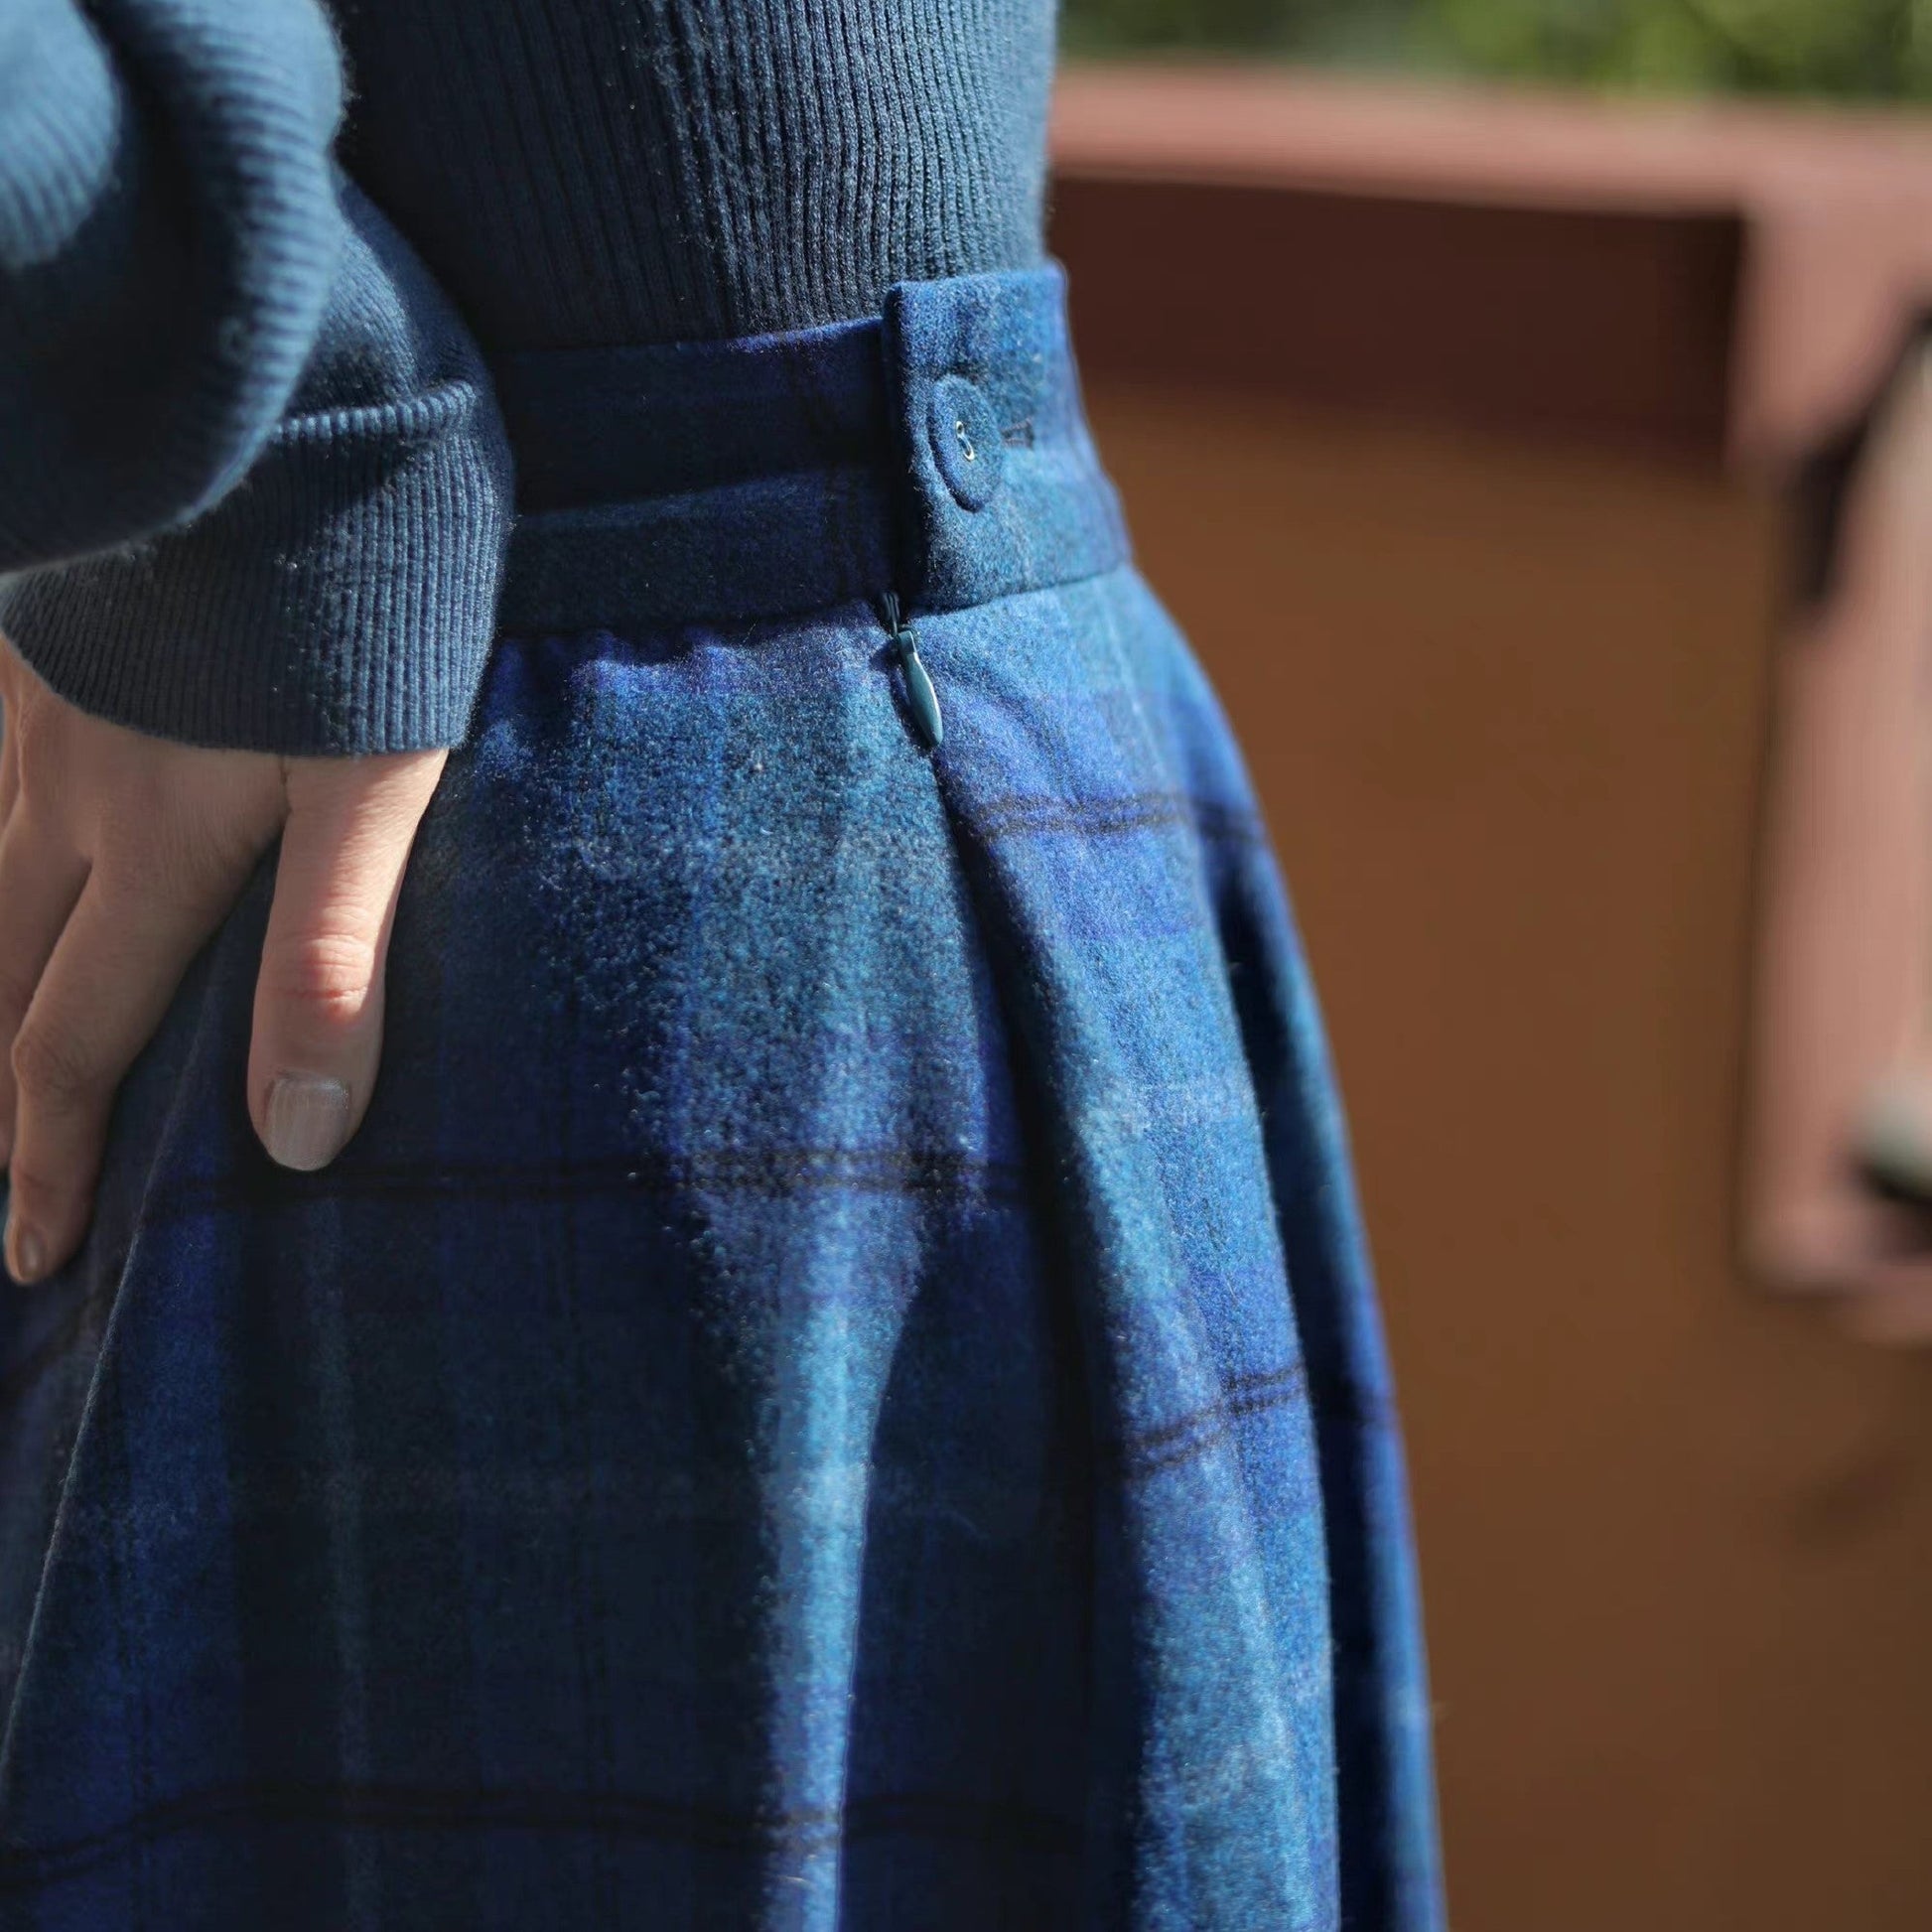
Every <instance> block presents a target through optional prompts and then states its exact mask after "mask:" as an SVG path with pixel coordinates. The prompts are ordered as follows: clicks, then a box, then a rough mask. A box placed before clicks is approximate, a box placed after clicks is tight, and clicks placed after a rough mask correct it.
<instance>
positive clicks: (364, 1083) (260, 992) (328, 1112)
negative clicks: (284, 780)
mask: <svg viewBox="0 0 1932 1932" xmlns="http://www.w3.org/2000/svg"><path fill="white" fill-rule="evenodd" d="M442 766H443V758H442V755H441V754H440V753H439V754H409V755H404V756H402V757H397V758H380V759H352V760H345V761H343V762H342V763H340V764H337V765H334V766H331V767H323V766H320V765H319V764H317V763H308V764H306V765H305V766H303V767H301V768H299V769H298V770H297V771H293V772H292V773H291V777H290V785H289V817H288V822H287V824H286V825H285V826H284V828H283V832H282V855H281V859H280V861H279V863H278V865H277V867H276V873H275V900H274V904H273V907H272V908H271V910H270V912H269V917H268V933H267V937H266V939H265V940H264V942H263V945H262V970H261V978H260V980H259V982H258V983H257V985H256V989H255V1030H254V1038H253V1041H252V1043H251V1045H250V1049H249V1055H248V1109H249V1113H250V1116H251V1117H252V1118H253V1120H254V1123H255V1131H256V1132H257V1133H258V1134H259V1135H260V1136H261V1140H262V1145H263V1146H264V1147H265V1148H267V1150H268V1152H269V1154H270V1156H271V1157H272V1158H273V1159H274V1160H275V1161H277V1162H279V1163H280V1164H281V1165H282V1166H283V1167H285V1168H296V1169H301V1170H304V1171H308V1170H313V1169H316V1168H326V1167H327V1166H328V1165H329V1164H330V1162H332V1161H333V1160H334V1159H335V1158H336V1156H337V1155H338V1154H340V1153H341V1152H342V1150H343V1148H344V1147H345V1145H346V1143H347V1141H348V1139H349V1137H350V1136H351V1135H352V1134H353V1133H354V1132H355V1130H356V1128H357V1127H359V1126H360V1125H361V1122H362V1115H363V1113H364V1112H365V1111H366V1110H367V1107H368V1104H369V1095H370V1094H371V1093H372V1092H373V1090H374V1087H375V1075H376V1066H377V1063H378V1061H379V1059H380V1057H381V1052H382V1003H383V970H384V967H385V965H386V963H387V958H388V950H389V930H390V926H391V923H392V922H393V919H394V916H395V908H396V897H397V895H398V893H399V892H400V890H401V887H402V877H403V869H404V867H405V866H406V865H407V863H408V860H409V849H410V846H411V843H412V842H413V841H414V839H415V836H416V827H417V825H418V824H419V823H420V822H421V820H422V816H423V813H424V811H425V810H426V809H427V808H428V805H429V800H430V796H431V794H432V793H433V792H434V790H435V788H436V780H437V777H438V776H439V775H440V773H441V771H442Z"/></svg>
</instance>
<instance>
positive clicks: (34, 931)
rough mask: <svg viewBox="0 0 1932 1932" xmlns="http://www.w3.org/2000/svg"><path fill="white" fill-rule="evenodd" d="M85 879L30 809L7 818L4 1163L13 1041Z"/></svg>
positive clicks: (1, 876) (1, 906)
mask: <svg viewBox="0 0 1932 1932" xmlns="http://www.w3.org/2000/svg"><path fill="white" fill-rule="evenodd" d="M86 883H87V862H86V860H85V859H83V858H82V857H81V856H80V854H79V853H78V852H76V851H74V850H73V849H72V848H71V847H70V846H69V844H68V843H67V841H66V840H64V839H62V838H59V837H57V836H55V835H54V834H53V833H52V832H51V831H50V830H49V829H48V827H47V826H46V824H45V823H44V822H43V821H42V820H41V819H39V818H37V817H36V816H35V814H34V812H33V811H32V810H31V809H30V808H25V807H23V808H22V809H21V810H20V811H17V812H14V813H11V814H10V815H9V816H8V819H7V823H6V826H5V829H4V830H0V1162H8V1161H11V1159H12V1156H13V1143H14V1113H15V1105H16V1103H15V1094H14V1075H13V1063H12V1056H13V1047H14V1040H15V1037H16V1036H17V1035H18V1034H19V1032H20V1023H21V1021H22V1020H23V1019H25V1017H26V1014H27V1009H28V1007H29V1005H31V1004H32V1001H33V998H34V993H35V989H36V988H37V987H38V986H39V985H40V980H41V974H42V973H43V972H44V971H45V970H46V967H47V962H48V959H49V957H50V955H51V954H52V953H53V951H54V947H55V943H56V942H57V941H58V940H59V938H60V936H61V928H62V927H63V926H65V925H66V924H67V922H68V915H69V913H70V912H71V911H72V910H73V907H74V902H75V901H76V900H77V899H78V898H79V897H80V891H81V888H82V887H83V886H85V885H86Z"/></svg>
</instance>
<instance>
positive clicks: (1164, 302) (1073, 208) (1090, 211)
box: [1053, 176, 1743, 468]
mask: <svg viewBox="0 0 1932 1932" xmlns="http://www.w3.org/2000/svg"><path fill="white" fill-rule="evenodd" d="M1742 240H1743V228H1742V224H1741V223H1740V222H1739V221H1738V219H1737V218H1736V217H1735V216H1733V215H1727V214H1722V213H1683V212H1668V213H1665V212H1659V211H1655V210H1650V211H1635V212H1632V211H1621V210H1619V211H1605V210H1600V209H1591V210H1588V211H1581V212H1580V211H1578V210H1576V209H1568V208H1549V207H1514V208H1512V207H1493V206H1489V205H1486V204H1482V203H1464V202H1458V201H1429V200H1426V199H1416V198H1411V199H1395V198H1389V197H1379V196H1378V197H1369V196H1357V195H1336V194H1329V193H1314V192H1309V191H1302V190H1294V191H1289V190H1284V189H1281V188H1278V187H1277V188H1267V187H1257V186H1252V185H1248V184H1241V185H1236V186H1230V185H1227V184H1214V183H1207V182H1196V181H1175V182H1165V181H1130V180H1125V179H1116V178H1114V177H1111V176H1109V177H1092V178H1089V177H1085V176H1062V177H1061V178H1059V180H1058V181H1057V183H1056V186H1055V195H1054V209H1053V242H1054V246H1055V247H1056V248H1057V249H1058V251H1059V252H1060V254H1061V255H1062V256H1063V257H1064V258H1065V259H1066V260H1067V261H1068V262H1069V263H1072V264H1075V265H1077V268H1078V273H1077V274H1076V275H1075V276H1074V279H1073V292H1072V300H1073V320H1074V334H1075V337H1076V339H1077V340H1078V342H1079V345H1080V355H1081V361H1082V365H1083V367H1084V368H1085V369H1086V371H1087V372H1088V374H1089V375H1090V376H1109V375H1123V376H1130V375H1131V376H1134V377H1138V378H1142V379H1147V378H1155V379H1168V378H1173V377H1183V378H1187V379H1191V380H1194V381H1203V380H1211V381H1212V382H1214V383H1216V384H1219V385H1222V386H1225V387H1230V388H1239V389H1241V390H1243V391H1245V392H1265V393H1272V394H1275V395H1280V396H1286V397H1290V398H1299V399H1305V400H1307V399H1317V400H1319V401H1320V402H1321V403H1322V404H1324V405H1325V406H1328V407H1335V406H1345V407H1347V408H1350V409H1353V410H1357V411H1360V412H1362V413H1363V414H1364V415H1370V416H1376V417H1381V418H1384V419H1391V418H1393V419H1425V420H1431V421H1435V422H1439V423H1453V424H1457V425H1461V426H1463V427H1470V428H1479V429H1483V430H1487V431H1491V432H1494V431H1509V432H1512V433H1516V434H1520V435H1525V436H1533V437H1536V438H1539V439H1541V440H1544V441H1563V442H1568V443H1573V444H1592V445H1600V446H1607V447H1610V448H1615V449H1621V450H1643V451H1649V452H1652V453H1655V454H1657V455H1659V456H1663V457H1666V458H1670V459H1674V460H1688V461H1691V462H1694V463H1697V464H1699V465H1701V466H1703V467H1705V468H1715V467H1717V466H1718V465H1719V464H1720V463H1721V462H1722V460H1723V458H1724V456H1725V448H1726V443H1727V441H1728V438H1729V436H1730V405H1729V395H1730V390H1731V383H1732V366H1733V361H1734V356H1735V343H1736V335H1737V327H1736V318H1737V309H1738V296H1737V289H1738V279H1739V264H1740V257H1741V252H1742Z"/></svg>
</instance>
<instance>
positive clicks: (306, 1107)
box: [266, 1073, 348, 1173]
mask: <svg viewBox="0 0 1932 1932" xmlns="http://www.w3.org/2000/svg"><path fill="white" fill-rule="evenodd" d="M266 1138H267V1141H268V1152H269V1154H270V1156H271V1157H272V1158H273V1159H274V1160H276V1161H278V1162H279V1163H280V1164H281V1165H282V1166H283V1167H285V1168H297V1169H300V1170H301V1171H302V1173H311V1172H313V1171H314V1170H315V1169H317V1168H326V1167H327V1166H328V1165H329V1164H330V1162H332V1161H333V1160H334V1159H335V1158H336V1156H337V1155H339V1154H340V1153H341V1152H342V1151H343V1143H344V1142H345V1141H346V1140H347V1139H348V1089H347V1088H346V1087H345V1086H344V1085H343V1083H342V1082H341V1081H340V1080H325V1079H323V1078H322V1077H321V1076H320V1075H319V1074H314V1073H284V1074H282V1075H281V1076H280V1078H278V1079H277V1080H276V1082H275V1084H274V1085H273V1086H272V1087H270V1088H269V1090H268V1134H267V1137H266Z"/></svg>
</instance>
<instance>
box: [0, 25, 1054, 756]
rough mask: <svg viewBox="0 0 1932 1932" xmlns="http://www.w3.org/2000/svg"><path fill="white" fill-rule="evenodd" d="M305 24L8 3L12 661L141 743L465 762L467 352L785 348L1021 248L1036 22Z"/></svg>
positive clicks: (2, 618) (477, 404)
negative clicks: (156, 738) (767, 337)
mask: <svg viewBox="0 0 1932 1932" xmlns="http://www.w3.org/2000/svg"><path fill="white" fill-rule="evenodd" d="M334 25H335V28H336V30H337V32H335V33H332V31H331V22H330V20H329V18H328V17H327V15H326V14H325V13H324V12H323V10H322V8H321V7H320V5H319V4H318V0H87V4H85V5H81V4H77V0H0V629H4V631H5V632H6V634H7V635H8V636H9V637H10V638H11V639H12V641H13V642H14V644H15V645H16V647H17V648H18V649H19V650H20V651H21V652H22V654H23V655H24V656H25V657H26V658H27V659H28V661H29V662H30V663H31V664H33V665H34V666H35V668H36V669H37V670H38V671H39V672H40V673H41V675H42V676H44V677H45V678H47V679H48V681H49V682H50V683H52V684H53V685H54V686H55V688H56V689H58V690H60V691H62V692H63V693H64V694H65V695H67V696H68V697H69V698H70V699H72V700H73V701H74V702H75V703H77V704H79V705H82V706H83V707H85V708H86V709H88V710H91V711H94V712H97V713H100V714H101V715H104V716H107V717H111V718H115V719H118V720H120V721H122V722H123V723H126V724H130V725H133V726H136V727H137V728H140V729H143V730H147V731H151V732H156V733H160V734H162V735H164V736H168V737H174V738H181V739H187V740H192V741H194V742H198V743H205V744H220V745H238V746H250V747H255V748H258V749H263V750H274V751H281V752H287V753H298V752H362V751H380V750H401V749H407V748H414V747H422V746H429V745H440V744H450V743H454V742H456V741H457V740H459V739H460V738H461V737H462V735H463V732H464V729H465V726H466V724H467V721H468V718H469V714H470V710H471V706H472V703H473V701H474V698H475V693H476V685H477V681H478V676H479V674H480V671H481V666H482V663H483V655H484V653H485V651H486V647H487V642H488V637H489V633H490V631H491V628H492V626H493V621H494V612H495V601H496V593H497V587H498V584H499V581H500V576H501V567H502V557H503V549H504V545H505V542H506V539H507V532H508V527H509V521H510V517H511V514H512V501H511V499H512V481H511V466H510V459H509V453H508V450H507V447H506V444H505V441H504V438H503V434H502V430H501V427H500V424H499V421H498V418H497V414H496V410H495V405H494V402H493V400H492V398H491V394H490V385H489V377H488V362H489V357H490V356H491V354H493V353H496V352H500V351H503V350H509V349H529V348H544V347H581V346H586V345H610V344H618V343H627V342H637V343H642V342H662V341H671V340H690V339H699V338H719V337H729V336H737V335H747V334H759V333H764V332H768V331H774V330H786V329H796V328H801V327H806V326H809V325H812V324H816V323H823V322H832V321H838V320H842V319H845V318H849V317H854V316H861V315H868V314H872V313H876V311H877V310H878V307H879V304H880V300H881V297H882V295H883V293H884V291H885V290H886V288H887V287H889V286H890V285H891V284H892V283H893V282H895V281H900V280H922V279H929V278H934V277H939V276H946V275H956V274H970V273H975V272H978V271H981V270H986V269H995V268H1008V267H1023V266H1026V265H1029V264H1031V263H1033V262H1035V261H1036V260H1037V259H1038V257H1039V254H1040V246H1041V243H1040V221H1041V209H1040V202H1041V178H1042V169H1043V157H1044V128H1045V104H1046V92H1047V86H1048V81H1049V75H1050V67H1051V41H1052V0H340V4H339V5H338V7H337V9H336V16H335V22H334ZM338 35H339V36H340V39H338ZM345 103H346V107H345Z"/></svg>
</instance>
